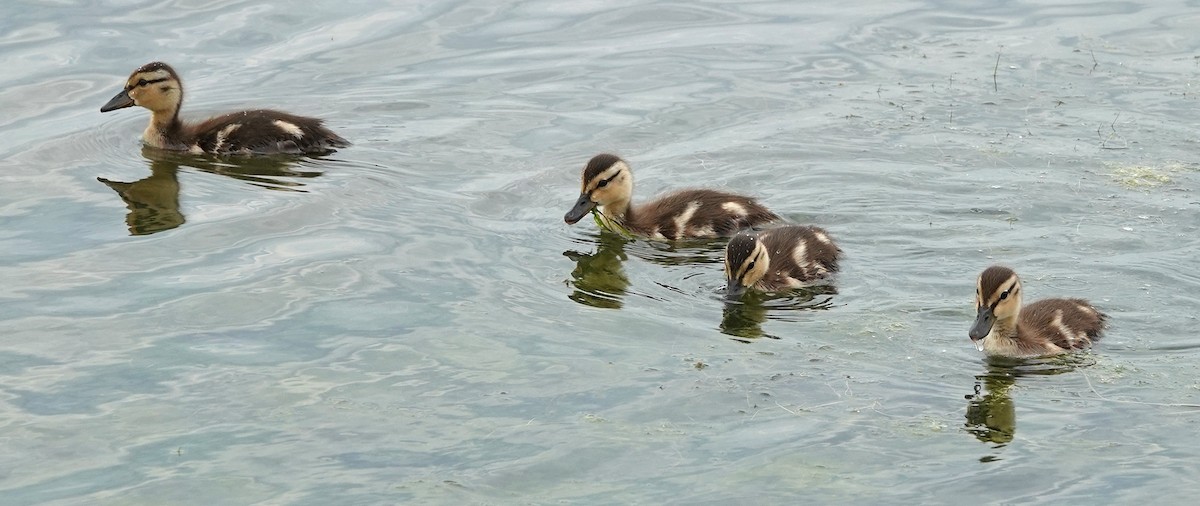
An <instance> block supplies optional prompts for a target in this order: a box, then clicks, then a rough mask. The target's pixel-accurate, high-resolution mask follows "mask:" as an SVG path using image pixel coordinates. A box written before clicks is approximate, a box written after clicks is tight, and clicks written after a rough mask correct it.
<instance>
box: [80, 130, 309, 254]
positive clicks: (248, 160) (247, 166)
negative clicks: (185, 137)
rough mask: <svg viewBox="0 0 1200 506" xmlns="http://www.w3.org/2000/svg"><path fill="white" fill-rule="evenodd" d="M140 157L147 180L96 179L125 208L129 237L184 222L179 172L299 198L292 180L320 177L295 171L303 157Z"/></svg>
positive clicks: (155, 152) (154, 152) (155, 153)
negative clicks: (226, 179) (145, 165)
mask: <svg viewBox="0 0 1200 506" xmlns="http://www.w3.org/2000/svg"><path fill="white" fill-rule="evenodd" d="M142 157H143V158H145V159H146V160H147V161H148V162H149V163H150V175H149V176H147V177H145V178H142V179H139V180H137V181H133V182H123V181H113V180H111V179H106V178H103V177H97V178H96V180H97V181H100V182H101V183H104V184H105V185H107V186H108V187H109V188H112V189H113V191H115V192H116V193H117V195H118V196H120V197H121V200H123V201H124V202H125V207H127V208H128V209H129V213H128V214H126V215H125V224H126V225H128V226H129V234H130V235H148V234H153V233H156V232H162V231H164V230H170V229H173V228H175V227H178V226H180V225H182V224H183V223H184V222H185V221H187V220H186V218H184V216H183V213H182V212H180V211H179V193H180V189H179V177H178V173H179V168H180V167H181V166H184V167H191V168H194V169H198V170H200V171H201V172H207V173H210V174H219V175H222V176H226V177H231V178H234V179H238V180H241V181H245V182H247V183H249V184H252V185H255V186H260V187H263V188H267V189H271V190H283V191H301V192H302V191H304V190H303V189H301V188H302V187H303V186H304V183H302V182H300V181H297V180H296V178H313V177H317V176H320V175H321V172H318V171H306V170H297V169H296V167H298V166H299V165H300V163H301V161H302V160H304V157H296V156H263V157H214V156H208V155H189V154H183V153H176V152H169V151H163V150H160V149H155V148H150V147H145V148H142Z"/></svg>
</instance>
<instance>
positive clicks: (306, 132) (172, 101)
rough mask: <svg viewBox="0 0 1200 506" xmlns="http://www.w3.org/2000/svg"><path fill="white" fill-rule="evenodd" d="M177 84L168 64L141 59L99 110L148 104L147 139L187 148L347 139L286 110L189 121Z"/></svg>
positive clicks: (315, 147) (330, 146) (324, 147)
mask: <svg viewBox="0 0 1200 506" xmlns="http://www.w3.org/2000/svg"><path fill="white" fill-rule="evenodd" d="M181 104H183V84H181V83H180V81H179V74H176V73H175V70H174V69H172V68H171V67H170V66H169V65H167V64H165V63H162V62H152V63H147V64H145V65H142V66H141V67H139V68H138V69H137V70H135V71H133V74H131V75H130V76H129V79H127V80H126V81H125V89H124V90H122V91H121V92H120V93H118V94H117V96H115V97H113V98H112V100H109V101H108V103H107V104H104V107H101V108H100V112H109V111H115V110H117V109H123V108H125V107H129V106H133V105H136V106H139V107H145V108H146V109H149V110H150V126H148V127H146V131H145V132H144V133H143V134H142V140H143V141H145V142H146V144H147V145H150V146H154V147H156V148H160V149H166V150H171V151H187V152H189V153H193V154H202V153H209V154H218V155H229V154H272V153H288V154H320V153H328V152H330V151H333V150H334V149H335V148H344V147H346V146H349V145H350V143H349V142H347V141H346V139H343V138H341V137H340V136H338V135H337V134H335V133H333V132H331V131H330V130H329V129H327V128H325V127H324V126H322V125H321V120H319V119H316V118H308V117H304V116H296V115H294V114H288V113H286V112H279V111H272V110H267V109H256V110H252V111H241V112H235V113H231V114H225V115H222V116H217V117H215V118H211V119H208V120H206V121H204V122H201V123H199V124H195V125H188V124H184V123H183V122H182V121H180V120H179V107H180V105H181Z"/></svg>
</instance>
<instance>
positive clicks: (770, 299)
mask: <svg viewBox="0 0 1200 506" xmlns="http://www.w3.org/2000/svg"><path fill="white" fill-rule="evenodd" d="M834 295H837V287H835V286H834V285H819V286H812V287H807V288H799V289H796V290H792V291H789V292H786V293H780V294H769V293H762V292H754V291H751V292H747V293H746V294H745V295H743V296H742V299H741V300H740V301H736V302H726V303H725V309H724V311H722V314H721V325H720V327H719V328H720V330H721V333H722V334H725V335H727V336H730V337H731V338H733V339H734V340H735V341H741V342H744V343H749V342H752V340H754V339H759V338H763V337H765V338H768V339H779V337H778V336H775V335H771V334H768V333H766V332H764V331H763V328H762V326H763V323H766V321H767V320H769V319H771V320H788V319H790V318H789V316H790V315H791V314H792V313H791V312H792V311H797V310H825V309H829V308H831V307H833V296H834Z"/></svg>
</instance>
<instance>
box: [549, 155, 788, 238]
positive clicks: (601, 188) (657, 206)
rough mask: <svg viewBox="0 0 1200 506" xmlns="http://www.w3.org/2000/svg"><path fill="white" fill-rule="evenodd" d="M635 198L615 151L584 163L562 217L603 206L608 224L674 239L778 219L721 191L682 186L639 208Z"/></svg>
mask: <svg viewBox="0 0 1200 506" xmlns="http://www.w3.org/2000/svg"><path fill="white" fill-rule="evenodd" d="M632 196H633V171H632V170H630V168H629V164H628V163H626V162H625V161H624V160H622V159H621V158H620V157H618V156H616V155H609V154H600V155H596V156H594V157H592V159H591V161H589V162H588V164H587V166H586V167H584V169H583V189H582V192H581V193H580V195H579V200H577V201H576V202H575V205H574V206H573V207H572V208H571V210H570V211H567V214H566V215H565V216H563V220H565V221H566V222H567V224H569V225H574V224H575V223H577V222H578V221H579V220H580V219H581V218H583V216H584V215H586V214H587V213H588V212H589V211H592V210H595V209H598V210H599V214H598V215H597V220H598V221H599V222H600V223H601V224H602V225H603V226H604V227H605V228H608V229H610V230H618V231H624V232H628V233H630V234H632V235H638V236H644V237H649V238H651V239H660V240H668V241H675V240H680V239H699V238H715V237H728V236H730V235H733V234H735V233H737V231H738V230H741V229H743V228H746V227H754V226H758V225H762V224H765V223H769V222H772V221H775V220H778V219H779V216H776V215H775V213H772V212H771V211H769V210H767V208H765V207H763V206H762V205H760V204H759V203H758V202H756V201H755V200H754V199H752V198H750V197H743V196H741V195H734V194H732V193H725V192H720V191H716V190H705V189H699V190H681V191H677V192H675V193H671V194H668V195H664V196H662V197H659V198H658V199H656V200H654V201H651V202H649V203H647V204H643V205H640V206H636V207H635V206H633V205H632V204H631V199H632Z"/></svg>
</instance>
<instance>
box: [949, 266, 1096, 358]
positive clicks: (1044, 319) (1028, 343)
mask: <svg viewBox="0 0 1200 506" xmlns="http://www.w3.org/2000/svg"><path fill="white" fill-rule="evenodd" d="M975 307H976V309H977V310H978V311H979V315H978V317H976V319H975V324H974V325H972V326H971V332H970V336H971V340H972V341H974V342H975V347H976V348H978V349H979V350H980V351H983V352H986V353H987V354H988V355H996V356H1004V357H1015V358H1020V357H1040V356H1046V355H1058V354H1060V353H1066V352H1068V351H1072V350H1078V349H1083V348H1087V347H1088V346H1091V344H1092V341H1095V340H1096V339H1098V338H1099V337H1100V334H1101V332H1103V331H1104V327H1105V319H1106V318H1107V316H1105V314H1104V313H1101V312H1100V311H1098V310H1096V308H1095V307H1093V306H1092V304H1091V303H1089V302H1088V301H1086V300H1083V299H1043V300H1039V301H1037V302H1034V303H1032V304H1029V305H1028V306H1025V307H1021V280H1020V279H1019V278H1017V273H1015V272H1013V270H1012V269H1009V268H1008V267H1002V266H998V265H995V266H992V267H988V268H987V269H985V270H984V271H983V273H982V274H980V275H979V281H978V282H977V284H976V287H975Z"/></svg>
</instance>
